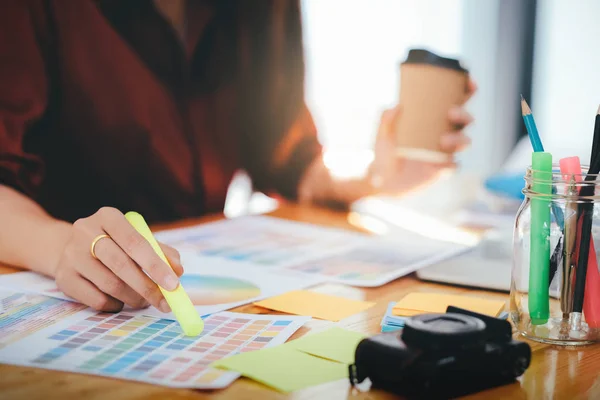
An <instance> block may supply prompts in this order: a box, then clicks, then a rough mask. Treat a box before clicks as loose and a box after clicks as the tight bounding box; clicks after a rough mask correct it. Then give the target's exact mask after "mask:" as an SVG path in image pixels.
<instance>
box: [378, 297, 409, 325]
mask: <svg viewBox="0 0 600 400" xmlns="http://www.w3.org/2000/svg"><path fill="white" fill-rule="evenodd" d="M394 305H396V302H394V301H392V302H391V303H389V304H388V308H387V311H386V312H385V315H384V316H383V319H382V320H381V332H393V331H397V330H400V329H402V328H403V327H404V320H405V319H406V318H403V317H396V316H394V314H393V309H394Z"/></svg>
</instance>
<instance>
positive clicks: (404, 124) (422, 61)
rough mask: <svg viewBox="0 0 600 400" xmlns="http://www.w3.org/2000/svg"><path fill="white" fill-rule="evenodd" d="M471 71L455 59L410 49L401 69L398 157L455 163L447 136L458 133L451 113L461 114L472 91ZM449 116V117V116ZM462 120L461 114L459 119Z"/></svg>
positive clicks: (396, 129) (397, 127) (396, 122)
mask: <svg viewBox="0 0 600 400" xmlns="http://www.w3.org/2000/svg"><path fill="white" fill-rule="evenodd" d="M470 86H472V83H471V82H470V80H469V73H468V71H467V70H466V69H465V68H464V67H462V66H461V65H460V62H459V61H458V60H455V59H450V58H445V57H440V56H438V55H436V54H434V53H432V52H430V51H427V50H422V49H413V50H410V52H409V54H408V57H407V59H406V61H404V62H403V63H402V64H401V66H400V96H399V100H400V101H399V102H400V104H401V105H402V117H401V118H396V121H395V123H394V128H393V129H394V132H395V134H396V154H397V155H398V156H399V157H402V158H404V159H411V160H420V161H426V162H430V163H440V164H444V163H449V162H452V158H453V157H452V155H453V153H454V151H455V150H454V149H452V146H444V140H445V138H444V137H443V135H444V134H446V133H448V132H451V131H454V130H458V129H460V128H461V127H460V126H458V127H457V126H455V123H454V121H452V119H453V118H452V115H451V114H452V113H461V112H464V111H462V109H461V107H462V106H463V105H464V104H465V102H466V101H467V99H468V98H469V96H470V95H471V92H472V91H473V88H472V87H470ZM449 113H450V116H449ZM456 117H457V118H456V119H458V120H460V115H458V116H456Z"/></svg>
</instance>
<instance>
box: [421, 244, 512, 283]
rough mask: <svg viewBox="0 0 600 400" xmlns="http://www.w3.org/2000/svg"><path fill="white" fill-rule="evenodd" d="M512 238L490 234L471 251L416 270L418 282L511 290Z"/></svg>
mask: <svg viewBox="0 0 600 400" xmlns="http://www.w3.org/2000/svg"><path fill="white" fill-rule="evenodd" d="M511 269H512V238H511V237H507V235H506V234H501V233H499V232H491V233H490V234H488V235H486V236H484V238H483V239H482V240H481V242H480V243H479V244H478V245H477V246H475V247H474V248H473V249H472V250H470V251H468V252H466V253H463V254H461V255H459V256H457V257H453V258H450V259H447V260H444V261H442V262H439V263H437V264H435V265H432V266H429V267H425V268H422V269H420V270H418V271H417V273H416V275H417V277H418V278H419V279H422V280H425V281H432V282H438V283H446V284H452V285H460V286H469V287H476V288H482V289H492V290H499V291H504V292H508V291H510V279H511Z"/></svg>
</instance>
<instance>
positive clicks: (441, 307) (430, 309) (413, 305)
mask: <svg viewBox="0 0 600 400" xmlns="http://www.w3.org/2000/svg"><path fill="white" fill-rule="evenodd" d="M448 306H455V307H459V308H463V309H465V310H469V311H473V312H476V313H479V314H486V315H490V316H492V317H495V316H497V315H498V314H500V312H501V311H502V310H503V309H504V302H503V301H500V300H488V299H482V298H479V297H473V296H459V295H451V294H442V293H410V294H408V295H406V296H405V297H404V298H403V299H402V300H400V301H399V302H398V303H396V305H395V306H394V309H393V314H394V315H400V316H404V317H410V316H413V315H417V314H424V313H445V312H446V309H447V308H448Z"/></svg>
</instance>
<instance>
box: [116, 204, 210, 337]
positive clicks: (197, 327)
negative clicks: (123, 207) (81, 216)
mask: <svg viewBox="0 0 600 400" xmlns="http://www.w3.org/2000/svg"><path fill="white" fill-rule="evenodd" d="M125 218H127V221H129V223H130V224H131V225H132V226H133V227H134V228H135V230H136V231H138V232H139V233H140V235H142V236H143V237H144V239H146V240H147V241H148V243H150V245H151V246H152V249H154V251H155V252H156V254H158V256H159V257H160V258H161V259H162V260H163V261H164V262H165V263H166V264H167V265H168V266H171V264H169V260H168V259H167V257H166V256H165V254H164V253H163V251H162V249H161V248H160V245H159V244H158V242H157V241H156V239H155V238H154V235H153V234H152V231H150V228H149V227H148V225H147V224H146V221H145V220H144V217H142V216H141V215H140V214H138V213H136V212H128V213H127V214H125ZM158 288H159V289H160V291H161V292H162V294H163V296H165V300H167V303H168V304H169V307H171V311H173V314H175V318H176V319H177V322H179V325H181V329H182V330H183V333H184V334H185V335H186V336H198V335H199V334H200V333H202V331H203V330H204V321H202V318H200V315H199V314H198V312H197V311H196V309H195V308H194V304H193V303H192V300H190V298H189V296H188V295H187V293H186V292H185V290H184V289H183V286H181V284H179V286H177V289H175V290H173V291H168V290H165V289H163V288H162V287H160V286H158Z"/></svg>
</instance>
